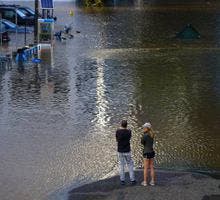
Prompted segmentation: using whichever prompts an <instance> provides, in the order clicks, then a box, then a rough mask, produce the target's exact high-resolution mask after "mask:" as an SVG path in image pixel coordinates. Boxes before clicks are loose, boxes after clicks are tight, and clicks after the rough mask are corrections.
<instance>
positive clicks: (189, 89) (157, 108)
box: [0, 3, 220, 200]
mask: <svg viewBox="0 0 220 200" xmlns="http://www.w3.org/2000/svg"><path fill="white" fill-rule="evenodd" d="M60 5H61V4H60ZM70 8H73V3H67V4H62V6H60V7H59V9H58V10H57V11H56V12H57V13H56V15H57V16H58V19H59V24H58V26H59V27H58V28H60V26H62V25H64V24H65V23H66V22H67V21H68V22H69V21H70V19H69V16H68V12H67V10H68V9H70ZM106 10H107V11H108V12H107V13H105V11H102V12H97V13H96V12H95V11H93V12H90V13H89V12H87V13H85V12H84V10H82V9H76V12H75V13H76V15H75V17H74V19H71V20H73V22H74V30H80V31H81V34H76V35H75V37H74V39H73V40H68V42H65V43H59V42H57V43H56V44H55V48H54V51H53V53H52V56H51V54H49V55H48V54H47V55H46V54H43V55H42V56H45V58H48V60H47V59H46V61H44V62H43V63H42V64H40V65H38V66H37V67H36V66H34V65H33V64H31V63H29V64H27V66H26V67H25V69H24V71H23V72H19V71H18V70H17V68H16V67H14V68H13V69H12V71H9V72H3V71H1V73H0V94H1V95H0V111H1V112H0V138H1V139H0V154H1V155H0V156H1V161H2V162H1V164H0V172H1V174H3V175H2V176H1V181H2V182H4V185H3V186H2V187H1V189H0V194H1V196H0V197H1V199H7V195H8V194H10V197H9V198H8V199H19V200H20V199H22V200H26V199H30V198H32V199H33V198H35V199H47V196H48V195H50V194H51V193H54V192H55V191H56V190H58V189H59V188H66V187H68V186H71V185H72V184H74V186H76V185H79V184H83V183H85V182H87V181H93V180H97V179H100V178H102V177H106V176H108V175H110V174H112V173H114V172H115V170H116V169H117V158H116V143H115V137H114V132H115V129H116V128H117V127H118V124H119V122H120V121H121V119H123V118H126V119H128V121H129V124H130V128H132V130H133V140H132V147H133V154H134V159H135V165H136V167H140V166H141V165H142V157H141V154H142V150H141V147H140V137H141V132H142V130H141V128H140V127H141V125H142V124H143V123H144V122H145V121H147V120H150V121H151V122H152V124H153V125H154V127H155V129H156V131H157V136H156V140H157V144H156V150H157V157H156V164H157V166H158V167H168V168H178V169H179V168H184V169H202V170H206V169H219V168H220V155H219V152H220V145H219V144H220V143H219V139H220V138H219V134H218V133H219V131H220V126H219V120H220V103H219V102H220V95H219V94H220V92H219V91H220V89H219V88H220V84H219V76H220V71H219V64H220V63H219V62H220V60H219V56H220V55H219V54H220V51H219V48H218V46H219V42H218V39H217V38H218V37H217V34H218V29H219V28H218V27H217V26H216V23H215V22H216V20H215V19H217V18H218V16H219V14H218V12H214V13H213V12H210V10H207V11H205V10H204V9H203V10H199V9H198V10H196V11H193V10H190V11H187V12H186V11H185V10H184V9H183V10H181V9H179V10H178V11H176V10H175V9H172V10H168V11H167V10H166V9H150V8H149V7H147V8H143V9H132V8H118V7H115V8H113V9H106ZM180 10H181V11H180ZM179 12H181V15H180V14H179ZM173 19H175V20H173ZM189 20H191V23H193V24H195V26H196V27H198V29H199V30H200V31H201V32H202V35H205V36H204V37H202V39H201V40H199V41H194V42H192V43H186V42H181V41H174V40H172V39H171V37H172V35H173V34H174V33H175V32H176V31H178V30H179V29H181V28H182V26H183V25H185V24H186V23H189ZM71 22H72V21H71ZM206 25H208V28H207V26H206ZM210 30H213V31H210ZM12 38H13V37H12ZM19 42H20V43H22V41H19ZM11 44H12V46H13V39H12V43H11ZM178 46H181V48H178ZM53 55H54V56H53ZM17 182H19V183H20V184H17ZM12 190H13V191H14V192H12V193H11V191H12Z"/></svg>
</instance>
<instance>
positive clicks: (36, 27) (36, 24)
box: [34, 0, 39, 44]
mask: <svg viewBox="0 0 220 200" xmlns="http://www.w3.org/2000/svg"><path fill="white" fill-rule="evenodd" d="M38 14H39V2H38V0H35V18H34V43H35V44H37V43H38Z"/></svg>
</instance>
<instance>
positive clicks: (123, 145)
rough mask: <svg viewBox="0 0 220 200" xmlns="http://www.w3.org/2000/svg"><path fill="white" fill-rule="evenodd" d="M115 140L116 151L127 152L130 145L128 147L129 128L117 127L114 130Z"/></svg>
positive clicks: (129, 138) (129, 149)
mask: <svg viewBox="0 0 220 200" xmlns="http://www.w3.org/2000/svg"><path fill="white" fill-rule="evenodd" d="M116 140H117V142H118V152H120V153H127V152H130V151H131V147H130V140H131V130H129V129H118V130H117V131H116Z"/></svg>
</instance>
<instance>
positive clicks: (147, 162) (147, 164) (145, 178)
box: [144, 158, 149, 183]
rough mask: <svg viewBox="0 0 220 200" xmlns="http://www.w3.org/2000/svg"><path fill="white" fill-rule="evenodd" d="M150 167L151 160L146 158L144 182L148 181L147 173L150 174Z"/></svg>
mask: <svg viewBox="0 0 220 200" xmlns="http://www.w3.org/2000/svg"><path fill="white" fill-rule="evenodd" d="M148 168H149V160H148V159H146V158H145V159H144V182H146V183H147V174H148Z"/></svg>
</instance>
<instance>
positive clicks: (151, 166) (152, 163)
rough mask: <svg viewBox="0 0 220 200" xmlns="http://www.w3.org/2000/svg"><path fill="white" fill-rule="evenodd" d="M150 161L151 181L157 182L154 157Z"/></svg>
mask: <svg viewBox="0 0 220 200" xmlns="http://www.w3.org/2000/svg"><path fill="white" fill-rule="evenodd" d="M149 163H150V175H151V181H152V182H153V183H155V171H154V159H153V158H152V159H150V160H149Z"/></svg>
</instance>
